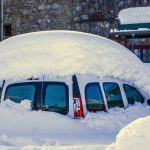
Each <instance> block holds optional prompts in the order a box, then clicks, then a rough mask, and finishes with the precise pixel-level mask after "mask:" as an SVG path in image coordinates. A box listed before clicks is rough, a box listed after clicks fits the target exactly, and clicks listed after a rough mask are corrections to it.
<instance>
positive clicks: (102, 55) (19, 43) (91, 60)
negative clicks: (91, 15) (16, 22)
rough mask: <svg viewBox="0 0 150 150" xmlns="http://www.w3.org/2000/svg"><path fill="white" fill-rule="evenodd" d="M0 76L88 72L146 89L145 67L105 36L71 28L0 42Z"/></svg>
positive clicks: (30, 34) (61, 74)
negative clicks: (125, 81)
mask: <svg viewBox="0 0 150 150" xmlns="http://www.w3.org/2000/svg"><path fill="white" fill-rule="evenodd" d="M0 53H1V55H0V70H1V71H0V79H9V78H13V79H20V78H23V79H25V78H29V77H31V76H42V75H49V76H70V75H73V74H82V75H87V74H92V75H96V76H100V77H103V76H113V77H116V78H120V79H123V80H127V81H130V82H133V83H134V84H135V85H136V86H138V87H140V88H141V89H143V90H145V91H147V92H150V85H149V83H150V79H149V75H150V73H149V71H148V69H146V67H144V65H143V64H142V62H141V61H140V60H139V59H138V58H137V57H136V56H135V55H134V54H132V53H131V52H130V51H129V50H128V49H126V48H125V47H123V46H121V45H120V44H117V43H116V42H113V41H111V40H109V39H106V38H103V37H100V36H96V35H91V34H87V33H80V32H73V31H43V32H34V33H28V34H23V35H19V36H14V37H12V38H9V39H6V40H4V41H2V42H1V43H0Z"/></svg>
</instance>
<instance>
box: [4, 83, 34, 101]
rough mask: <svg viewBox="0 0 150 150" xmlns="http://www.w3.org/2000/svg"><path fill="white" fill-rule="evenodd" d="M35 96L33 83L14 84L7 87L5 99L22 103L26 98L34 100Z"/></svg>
mask: <svg viewBox="0 0 150 150" xmlns="http://www.w3.org/2000/svg"><path fill="white" fill-rule="evenodd" d="M34 96H35V87H34V86H33V85H12V86H9V87H8V88H7V91H6V96H5V99H10V100H12V101H14V102H17V103H20V102H21V101H22V100H25V99H28V100H31V101H33V100H34Z"/></svg>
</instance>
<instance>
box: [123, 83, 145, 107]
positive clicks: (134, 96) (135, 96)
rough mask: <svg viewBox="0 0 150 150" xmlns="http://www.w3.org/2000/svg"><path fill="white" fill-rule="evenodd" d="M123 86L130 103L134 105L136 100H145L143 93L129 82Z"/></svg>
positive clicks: (141, 101)
mask: <svg viewBox="0 0 150 150" xmlns="http://www.w3.org/2000/svg"><path fill="white" fill-rule="evenodd" d="M123 88H124V91H125V94H126V97H127V100H128V104H132V105H133V104H134V103H135V102H140V103H143V102H144V98H143V96H142V94H141V93H140V92H139V91H138V90H137V89H136V88H134V87H132V86H130V85H127V84H123Z"/></svg>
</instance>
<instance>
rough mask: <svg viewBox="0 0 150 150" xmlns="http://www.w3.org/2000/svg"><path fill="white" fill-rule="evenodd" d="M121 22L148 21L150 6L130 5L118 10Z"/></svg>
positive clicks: (149, 19)
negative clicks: (130, 6)
mask: <svg viewBox="0 0 150 150" xmlns="http://www.w3.org/2000/svg"><path fill="white" fill-rule="evenodd" d="M118 19H119V21H120V23H121V24H137V23H138V24H139V23H150V7H132V8H127V9H123V10H121V11H120V12H119V15H118Z"/></svg>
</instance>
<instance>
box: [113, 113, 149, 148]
mask: <svg viewBox="0 0 150 150" xmlns="http://www.w3.org/2000/svg"><path fill="white" fill-rule="evenodd" d="M149 131H150V116H148V117H145V118H140V119H137V120H136V121H134V122H132V123H131V124H129V125H127V126H126V127H125V128H123V129H122V130H121V131H120V132H119V134H118V135H117V139H116V144H115V146H114V148H115V149H116V150H127V149H132V150H149V149H150V142H149V140H150V134H149Z"/></svg>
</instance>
